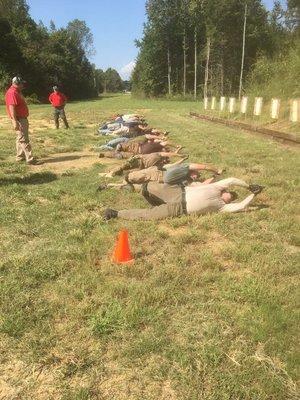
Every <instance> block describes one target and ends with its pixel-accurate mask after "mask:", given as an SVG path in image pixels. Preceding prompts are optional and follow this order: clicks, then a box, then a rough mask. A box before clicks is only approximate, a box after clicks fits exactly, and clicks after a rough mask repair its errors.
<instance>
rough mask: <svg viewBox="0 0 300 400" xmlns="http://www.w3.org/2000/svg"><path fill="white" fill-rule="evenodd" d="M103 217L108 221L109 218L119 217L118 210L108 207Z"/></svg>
mask: <svg viewBox="0 0 300 400" xmlns="http://www.w3.org/2000/svg"><path fill="white" fill-rule="evenodd" d="M103 218H104V219H105V220H106V221H108V220H110V219H112V218H118V211H116V210H113V209H112V208H107V209H106V210H105V211H104V215H103Z"/></svg>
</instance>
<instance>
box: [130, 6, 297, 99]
mask: <svg viewBox="0 0 300 400" xmlns="http://www.w3.org/2000/svg"><path fill="white" fill-rule="evenodd" d="M146 11H147V22H146V24H145V28H144V34H143V38H142V40H140V41H137V46H138V47H139V55H138V58H137V63H136V67H135V70H134V72H133V76H132V84H133V92H134V93H136V94H141V95H146V96H159V95H165V94H169V95H177V94H183V95H184V96H186V95H189V94H193V95H194V96H195V97H196V96H197V95H198V96H204V97H206V96H214V95H223V94H227V95H229V94H231V95H237V94H238V92H239V88H240V86H241V88H242V90H241V93H243V91H244V88H245V87H246V85H247V84H250V83H249V82H251V84H253V80H255V71H256V73H257V75H259V77H260V79H261V81H262V80H263V81H264V84H265V85H266V84H267V83H266V81H267V80H268V76H267V74H268V72H269V73H270V72H271V71H270V70H271V69H272V67H271V66H270V65H269V67H265V68H264V67H263V66H262V63H267V64H268V63H269V64H270V63H271V64H272V62H273V60H277V61H276V63H277V65H278V63H280V61H278V60H283V59H284V57H285V55H287V54H289V55H291V57H294V59H295V57H296V54H295V52H293V50H292V48H293V46H294V47H295V46H296V42H297V39H299V0H288V2H287V5H286V7H285V8H283V7H282V6H281V4H280V2H279V1H275V2H274V7H273V10H272V11H267V9H266V8H265V6H264V5H263V4H262V1H261V0H148V1H147V3H146ZM244 32H245V34H244ZM243 48H244V60H243V68H241V67H242V59H243ZM274 62H275V61H274ZM290 64H291V68H295V67H296V64H297V65H298V63H297V62H295V61H293V62H291V63H290ZM256 65H257V66H256ZM281 65H283V64H281ZM241 70H242V79H241ZM279 70H280V68H279V67H278V71H279ZM281 70H282V68H281ZM298 72H299V71H298ZM264 73H265V74H266V75H265V76H263V75H264ZM296 74H297V72H296V70H295V71H294V72H293V73H292V74H290V75H296ZM273 75H274V74H273ZM277 79H278V81H280V79H281V76H278V77H277ZM240 82H242V83H243V85H240Z"/></svg>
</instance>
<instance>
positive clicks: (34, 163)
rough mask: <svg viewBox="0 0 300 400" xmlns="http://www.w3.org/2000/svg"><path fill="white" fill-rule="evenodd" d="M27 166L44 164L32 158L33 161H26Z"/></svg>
mask: <svg viewBox="0 0 300 400" xmlns="http://www.w3.org/2000/svg"><path fill="white" fill-rule="evenodd" d="M27 164H28V165H42V164H44V162H43V161H41V160H37V159H36V158H34V159H33V160H31V161H27Z"/></svg>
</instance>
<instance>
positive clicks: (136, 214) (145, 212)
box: [118, 202, 184, 221]
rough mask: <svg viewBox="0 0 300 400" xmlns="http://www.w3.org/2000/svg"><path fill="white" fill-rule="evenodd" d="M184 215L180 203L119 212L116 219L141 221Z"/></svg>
mask: <svg viewBox="0 0 300 400" xmlns="http://www.w3.org/2000/svg"><path fill="white" fill-rule="evenodd" d="M182 214H184V211H183V206H182V202H178V203H168V204H163V205H161V206H158V207H153V208H151V209H147V208H146V209H136V210H121V211H119V212H118V218H122V219H129V220H135V219H141V220H152V221H154V220H159V219H164V218H169V217H178V216H179V215H182Z"/></svg>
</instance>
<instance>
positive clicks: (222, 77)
mask: <svg viewBox="0 0 300 400" xmlns="http://www.w3.org/2000/svg"><path fill="white" fill-rule="evenodd" d="M220 73H221V77H220V80H221V82H220V83H221V96H223V94H224V61H223V57H222V60H221V71H220Z"/></svg>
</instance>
